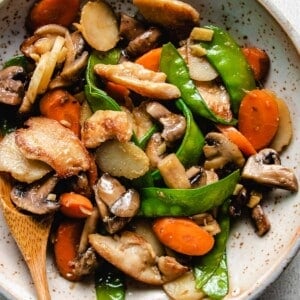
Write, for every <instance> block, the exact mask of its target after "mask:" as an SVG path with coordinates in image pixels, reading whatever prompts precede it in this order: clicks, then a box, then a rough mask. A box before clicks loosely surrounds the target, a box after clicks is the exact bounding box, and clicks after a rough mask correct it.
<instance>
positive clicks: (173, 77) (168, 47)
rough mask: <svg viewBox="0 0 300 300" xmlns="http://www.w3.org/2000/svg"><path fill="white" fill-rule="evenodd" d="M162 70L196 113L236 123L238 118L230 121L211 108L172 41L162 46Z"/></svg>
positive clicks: (217, 120) (214, 120)
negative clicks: (216, 113)
mask: <svg viewBox="0 0 300 300" xmlns="http://www.w3.org/2000/svg"><path fill="white" fill-rule="evenodd" d="M160 70H161V71H162V72H164V73H165V74H166V75H167V80H168V82H170V83H172V84H174V85H176V86H177V87H178V88H179V90H180V92H181V98H182V99H183V101H184V102H185V103H186V105H187V106H188V107H189V108H190V109H191V111H192V112H193V113H194V114H197V115H199V116H201V117H204V118H206V119H209V120H211V121H213V122H215V123H222V124H235V123H236V120H232V121H230V122H228V121H226V120H224V119H222V118H220V117H218V116H217V115H215V113H214V112H213V111H211V110H210V109H209V107H208V106H207V104H206V102H205V101H204V99H203V98H202V96H201V95H200V93H199V91H198V90H197V87H196V86H195V84H194V83H193V80H192V79H191V78H190V74H189V71H188V67H187V65H186V63H185V61H184V59H183V58H182V56H181V55H180V54H179V52H178V51H177V49H176V48H175V47H174V45H173V44H172V43H167V44H165V45H163V47H162V53H161V58H160Z"/></svg>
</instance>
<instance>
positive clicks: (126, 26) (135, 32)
mask: <svg viewBox="0 0 300 300" xmlns="http://www.w3.org/2000/svg"><path fill="white" fill-rule="evenodd" d="M145 30H146V29H145V26H144V24H143V23H142V22H139V21H138V20H136V19H135V18H133V17H130V16H128V15H126V14H124V13H122V14H121V18H120V30H119V34H120V36H121V37H122V38H124V39H126V40H127V41H132V40H134V39H135V38H136V37H138V36H139V35H141V34H142V33H144V32H145Z"/></svg>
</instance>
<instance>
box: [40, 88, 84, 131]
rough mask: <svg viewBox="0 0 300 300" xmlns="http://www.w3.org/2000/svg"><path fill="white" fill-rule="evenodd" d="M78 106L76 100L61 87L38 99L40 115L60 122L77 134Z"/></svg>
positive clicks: (78, 123)
mask: <svg viewBox="0 0 300 300" xmlns="http://www.w3.org/2000/svg"><path fill="white" fill-rule="evenodd" d="M80 107H81V106H80V103H79V102H78V100H77V99H76V98H75V97H73V96H72V95H71V94H70V93H69V92H67V91H65V90H63V89H55V90H52V91H49V92H47V93H46V94H45V95H44V96H43V97H42V99H41V101H40V112H41V114H42V115H44V116H45V117H47V118H49V119H54V120H56V121H59V122H61V123H62V124H63V125H64V126H66V127H68V128H70V129H71V130H72V131H73V132H74V133H75V134H76V135H77V136H79V133H80Z"/></svg>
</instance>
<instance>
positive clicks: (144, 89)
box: [94, 62, 181, 100]
mask: <svg viewBox="0 0 300 300" xmlns="http://www.w3.org/2000/svg"><path fill="white" fill-rule="evenodd" d="M94 70H95V72H96V73H97V74H98V75H99V76H100V77H102V78H104V79H106V80H109V81H112V82H115V83H118V84H121V85H124V86H126V87H127V88H128V89H130V90H132V91H134V92H136V93H138V94H140V95H142V96H144V97H149V98H154V99H161V100H170V99H176V98H179V97H180V95H181V93H180V91H179V89H178V88H177V87H176V86H175V85H173V84H170V83H166V82H164V81H165V79H166V75H165V74H164V73H161V72H153V71H151V70H148V69H146V68H144V67H143V66H141V65H138V64H136V63H129V62H124V63H122V64H118V65H105V64H97V65H95V67H94Z"/></svg>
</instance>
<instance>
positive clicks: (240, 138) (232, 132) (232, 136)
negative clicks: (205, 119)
mask: <svg viewBox="0 0 300 300" xmlns="http://www.w3.org/2000/svg"><path fill="white" fill-rule="evenodd" d="M216 127H217V128H218V129H219V130H220V131H221V132H222V133H223V134H224V135H225V136H226V137H227V138H228V139H229V140H230V141H231V142H232V143H234V144H236V145H237V146H238V148H239V149H240V150H241V151H242V152H243V153H244V154H245V155H246V156H250V155H253V154H255V153H256V150H255V148H254V147H253V145H252V144H251V143H250V142H249V141H248V139H247V138H246V137H245V136H244V135H243V134H242V133H241V132H240V131H238V130H237V129H236V128H235V127H233V126H230V125H221V124H218V125H216Z"/></svg>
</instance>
